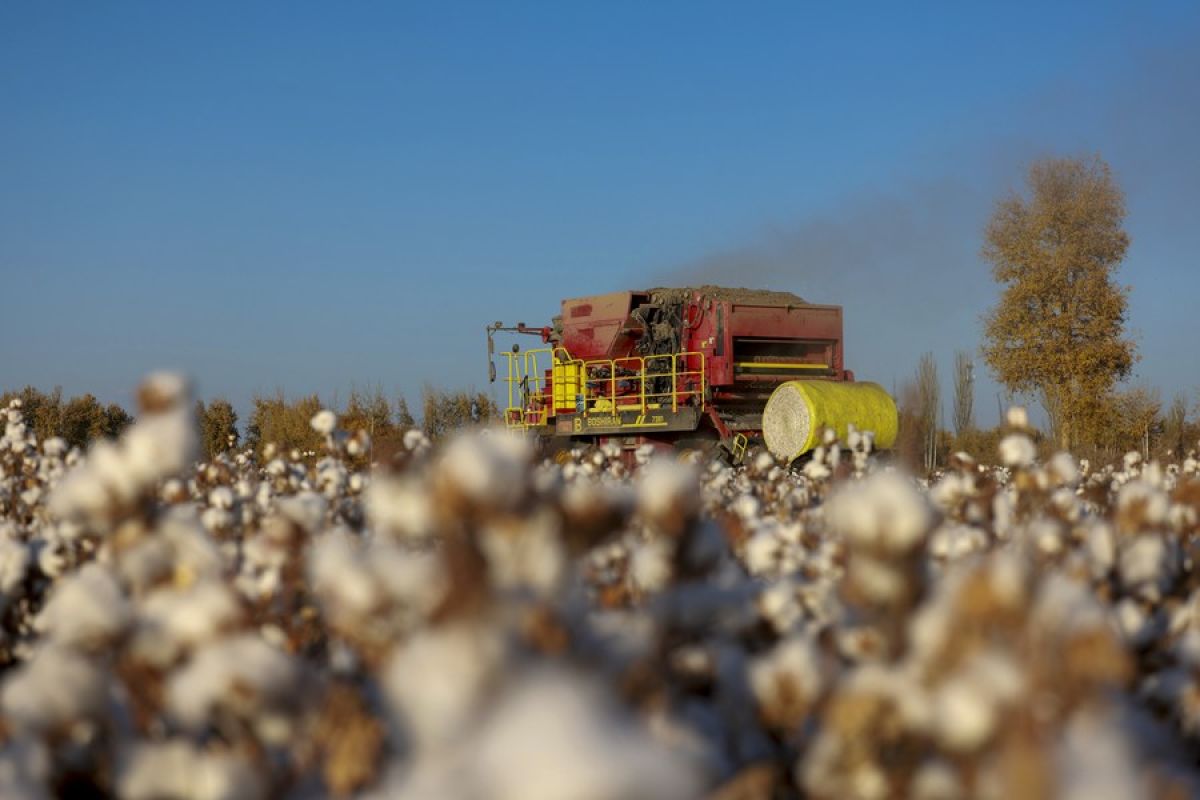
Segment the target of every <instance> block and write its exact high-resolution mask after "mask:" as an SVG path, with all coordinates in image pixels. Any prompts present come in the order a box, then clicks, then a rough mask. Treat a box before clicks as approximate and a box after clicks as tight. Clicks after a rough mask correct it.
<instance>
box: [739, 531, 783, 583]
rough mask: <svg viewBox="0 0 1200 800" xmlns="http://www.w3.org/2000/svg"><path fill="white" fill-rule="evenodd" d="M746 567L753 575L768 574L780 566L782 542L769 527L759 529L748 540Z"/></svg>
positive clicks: (746, 545)
mask: <svg viewBox="0 0 1200 800" xmlns="http://www.w3.org/2000/svg"><path fill="white" fill-rule="evenodd" d="M745 548H746V550H745V553H746V569H748V570H749V571H750V574H751V575H766V574H768V573H770V572H773V571H774V570H775V569H776V568H777V567H778V566H779V557H780V549H781V543H780V541H779V538H778V537H777V536H775V534H774V533H772V532H771V531H770V530H769V529H764V530H759V531H758V532H756V533H754V534H753V535H752V536H750V538H749V539H747V540H746V544H745Z"/></svg>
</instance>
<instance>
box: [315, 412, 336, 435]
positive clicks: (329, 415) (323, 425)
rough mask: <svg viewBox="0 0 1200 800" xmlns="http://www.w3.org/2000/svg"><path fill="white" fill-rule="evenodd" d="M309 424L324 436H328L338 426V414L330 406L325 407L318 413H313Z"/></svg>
mask: <svg viewBox="0 0 1200 800" xmlns="http://www.w3.org/2000/svg"><path fill="white" fill-rule="evenodd" d="M309 424H310V425H312V429H313V430H314V431H316V432H317V433H319V434H321V435H322V436H328V435H330V434H331V433H333V430H334V428H336V427H337V414H335V413H333V412H332V411H330V410H329V409H328V408H323V409H321V410H320V411H318V412H317V413H316V414H313V418H312V419H311V420H310V421H309Z"/></svg>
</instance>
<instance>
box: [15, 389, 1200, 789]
mask: <svg viewBox="0 0 1200 800" xmlns="http://www.w3.org/2000/svg"><path fill="white" fill-rule="evenodd" d="M138 398H139V417H138V422H137V423H135V425H134V426H133V427H131V428H130V429H129V430H127V431H126V432H125V434H124V435H122V436H121V437H120V438H119V439H117V440H114V441H107V442H99V443H96V444H94V445H93V446H92V447H91V448H90V450H88V451H87V452H86V453H85V452H80V451H78V450H71V449H68V448H67V447H66V446H65V444H64V443H63V442H62V441H61V440H55V439H50V440H47V441H39V440H38V439H37V437H36V436H35V435H34V434H33V432H32V431H31V429H30V427H29V426H28V425H27V424H26V422H25V419H24V416H23V409H22V408H21V407H20V404H19V401H17V402H14V403H12V404H10V405H9V406H8V407H6V408H4V409H0V426H2V429H3V431H2V432H3V439H2V440H0V670H2V672H0V795H3V796H5V797H30V798H32V797H49V796H64V795H70V794H78V793H80V792H85V791H91V792H96V793H107V794H114V795H117V796H122V797H130V798H156V797H204V798H260V797H261V798H265V797H311V796H338V797H349V796H366V797H413V798H417V797H422V798H424V797H445V798H464V799H465V798H470V799H471V800H478V799H479V798H495V799H496V800H504V799H505V798H522V799H524V798H534V799H535V800H536V798H541V797H546V798H551V797H553V798H579V800H609V799H610V798H611V799H612V800H618V799H620V800H624V799H625V798H630V797H656V798H693V797H713V798H720V799H721V800H729V798H747V799H748V800H755V798H794V797H816V798H822V797H830V798H833V797H837V798H876V797H903V796H908V797H919V798H931V799H932V798H945V797H963V796H983V797H987V796H996V797H1001V796H1051V795H1054V796H1067V797H1085V796H1086V797H1092V796H1105V793H1107V796H1121V797H1137V796H1164V795H1170V794H1171V793H1175V794H1176V795H1178V796H1189V795H1193V794H1196V793H1197V791H1198V788H1200V784H1198V783H1197V774H1196V770H1195V769H1194V767H1193V766H1192V765H1193V764H1194V763H1195V762H1196V757H1197V755H1198V754H1200V703H1198V702H1197V700H1196V698H1197V697H1200V579H1198V578H1197V575H1196V572H1195V564H1196V563H1198V562H1197V557H1198V556H1200V551H1197V550H1196V547H1195V541H1196V537H1197V534H1198V533H1200V475H1198V473H1200V468H1198V467H1197V466H1196V463H1197V462H1196V457H1195V455H1194V451H1192V452H1191V453H1188V454H1183V455H1181V456H1180V457H1179V459H1178V461H1177V463H1162V462H1155V461H1149V462H1147V461H1146V460H1145V459H1142V458H1140V457H1135V456H1133V455H1131V456H1129V457H1127V458H1123V459H1121V460H1119V462H1118V463H1115V464H1109V465H1103V464H1100V465H1093V464H1088V463H1086V462H1084V461H1082V460H1079V459H1076V458H1074V457H1073V456H1071V455H1070V454H1066V453H1058V454H1054V455H1052V456H1051V457H1049V458H1048V459H1046V460H1045V461H1043V460H1041V459H1040V458H1039V456H1038V452H1037V448H1036V447H1034V445H1033V440H1032V438H1031V436H1030V429H1029V423H1028V416H1027V415H1025V414H1024V413H1023V412H1022V411H1020V410H1013V411H1012V412H1011V413H1010V414H1009V415H1008V417H1007V419H1006V424H1007V426H1008V430H1007V433H1006V436H1005V438H1004V439H1003V440H1002V441H1001V442H1000V446H999V448H998V450H997V452H996V453H995V454H994V456H993V458H991V459H979V460H976V459H974V458H972V457H970V456H968V455H966V454H955V455H954V456H953V457H952V458H951V459H950V461H949V463H948V465H947V466H946V467H945V469H944V470H942V471H941V472H940V473H938V474H937V475H935V476H933V478H932V479H930V480H928V481H918V480H916V479H914V478H912V477H910V476H907V475H905V474H904V473H903V472H902V471H900V470H898V469H897V468H896V467H894V466H893V465H890V464H889V463H888V462H887V459H886V458H880V457H879V456H878V454H876V453H875V452H874V446H873V439H872V437H871V435H870V434H869V433H868V432H860V431H856V430H850V431H848V435H847V436H846V437H845V441H838V440H837V438H836V436H834V435H833V433H832V432H828V431H827V432H825V433H823V435H822V438H821V440H820V444H819V447H818V448H817V450H816V451H815V452H814V453H813V454H812V455H811V456H810V457H809V458H807V459H806V460H804V461H803V462H800V463H792V464H787V463H782V462H780V461H778V460H777V459H775V458H774V457H773V456H772V455H771V454H770V453H768V452H766V451H765V450H761V449H755V448H751V449H750V451H749V452H748V453H747V454H746V457H745V458H744V459H743V460H742V461H741V463H738V464H731V463H728V462H727V461H725V460H722V459H720V458H715V457H713V455H714V454H712V453H704V452H700V451H691V452H687V453H684V454H682V455H676V454H671V453H668V452H664V449H663V448H661V447H656V446H652V445H645V444H642V445H632V446H631V445H627V444H625V443H619V442H617V441H609V442H605V443H600V444H598V445H586V446H585V445H578V446H575V447H573V448H571V449H567V450H563V451H560V452H557V453H554V454H544V453H541V452H539V451H538V450H537V449H536V448H535V447H534V446H533V444H532V443H531V441H530V440H528V439H526V438H523V437H520V436H513V435H511V434H510V433H508V432H505V431H502V430H487V431H477V432H471V433H467V434H464V435H461V436H457V437H452V438H450V439H448V440H446V441H439V442H432V441H430V440H429V439H428V438H427V437H426V436H425V435H424V434H422V433H421V432H420V431H418V430H415V429H414V430H410V431H408V432H406V434H405V436H404V439H403V442H402V446H401V448H400V450H399V451H398V452H397V453H395V454H394V455H391V456H389V457H388V458H387V460H386V461H384V462H378V463H373V462H375V458H374V454H373V451H372V449H371V442H370V439H369V437H367V436H366V435H365V434H363V433H361V432H360V433H349V432H346V431H344V430H342V429H341V427H340V421H339V420H338V418H337V415H336V413H334V412H333V411H331V410H328V409H323V410H320V411H319V412H318V413H317V414H316V415H314V417H313V418H312V420H311V425H312V428H313V430H314V432H315V433H316V434H317V435H318V436H319V437H320V445H318V446H317V448H316V449H315V451H307V452H306V451H300V450H291V449H288V448H284V447H279V446H276V445H272V444H270V443H268V444H267V445H266V446H264V448H263V450H262V451H261V453H260V454H255V453H254V452H251V451H241V452H231V453H225V454H222V455H218V456H214V457H213V458H211V459H209V460H207V461H199V460H198V453H197V450H196V447H197V443H198V440H197V437H196V431H195V421H194V419H193V418H192V413H193V405H192V402H191V399H190V387H189V384H188V382H187V381H186V380H184V379H182V378H181V377H179V376H175V375H168V374H160V375H154V376H151V377H150V378H148V379H147V381H146V382H145V383H144V384H143V385H142V387H141V388H140V389H139V391H138Z"/></svg>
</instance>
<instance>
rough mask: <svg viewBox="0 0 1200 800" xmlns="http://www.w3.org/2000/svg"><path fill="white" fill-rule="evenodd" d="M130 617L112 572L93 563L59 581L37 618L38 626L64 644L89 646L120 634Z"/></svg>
mask: <svg viewBox="0 0 1200 800" xmlns="http://www.w3.org/2000/svg"><path fill="white" fill-rule="evenodd" d="M131 616H132V615H131V612H130V608H129V603H128V602H127V601H126V599H125V595H124V594H123V593H122V592H121V587H120V586H118V585H117V582H116V581H115V580H114V579H113V577H112V574H111V573H109V571H108V569H106V568H105V567H102V566H101V565H99V564H95V563H92V564H87V565H85V566H84V567H83V568H82V569H80V570H79V572H77V573H75V574H74V575H72V576H70V577H68V578H66V579H64V580H63V581H61V582H60V583H59V584H58V586H57V588H56V589H55V590H54V593H53V594H52V595H51V596H50V601H49V602H48V603H47V604H46V607H45V608H44V609H43V610H42V613H41V615H40V616H39V618H38V627H39V628H41V629H42V630H44V631H46V633H47V635H49V636H50V637H52V638H53V639H54V640H55V641H57V642H59V643H61V644H66V645H72V646H82V647H87V646H94V645H98V644H101V643H104V642H106V641H109V640H111V639H112V638H114V637H115V636H117V635H118V634H120V633H121V632H122V631H124V630H125V628H126V627H127V626H128V625H129V622H130V619H131Z"/></svg>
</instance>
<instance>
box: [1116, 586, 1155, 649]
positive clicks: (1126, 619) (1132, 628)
mask: <svg viewBox="0 0 1200 800" xmlns="http://www.w3.org/2000/svg"><path fill="white" fill-rule="evenodd" d="M1113 614H1114V616H1115V617H1116V622H1117V627H1118V628H1120V630H1121V634H1122V635H1123V636H1124V637H1125V641H1127V642H1129V644H1131V645H1132V646H1134V647H1140V646H1142V645H1144V644H1146V643H1147V642H1149V641H1150V639H1151V638H1153V636H1154V634H1155V632H1156V630H1155V626H1154V624H1153V623H1154V620H1153V618H1151V617H1149V616H1147V614H1146V612H1145V610H1144V609H1143V608H1142V607H1141V606H1140V605H1138V603H1137V602H1136V601H1134V600H1133V599H1131V598H1128V597H1126V598H1124V599H1122V600H1121V602H1119V603H1117V606H1116V608H1115V609H1114V612H1113Z"/></svg>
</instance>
